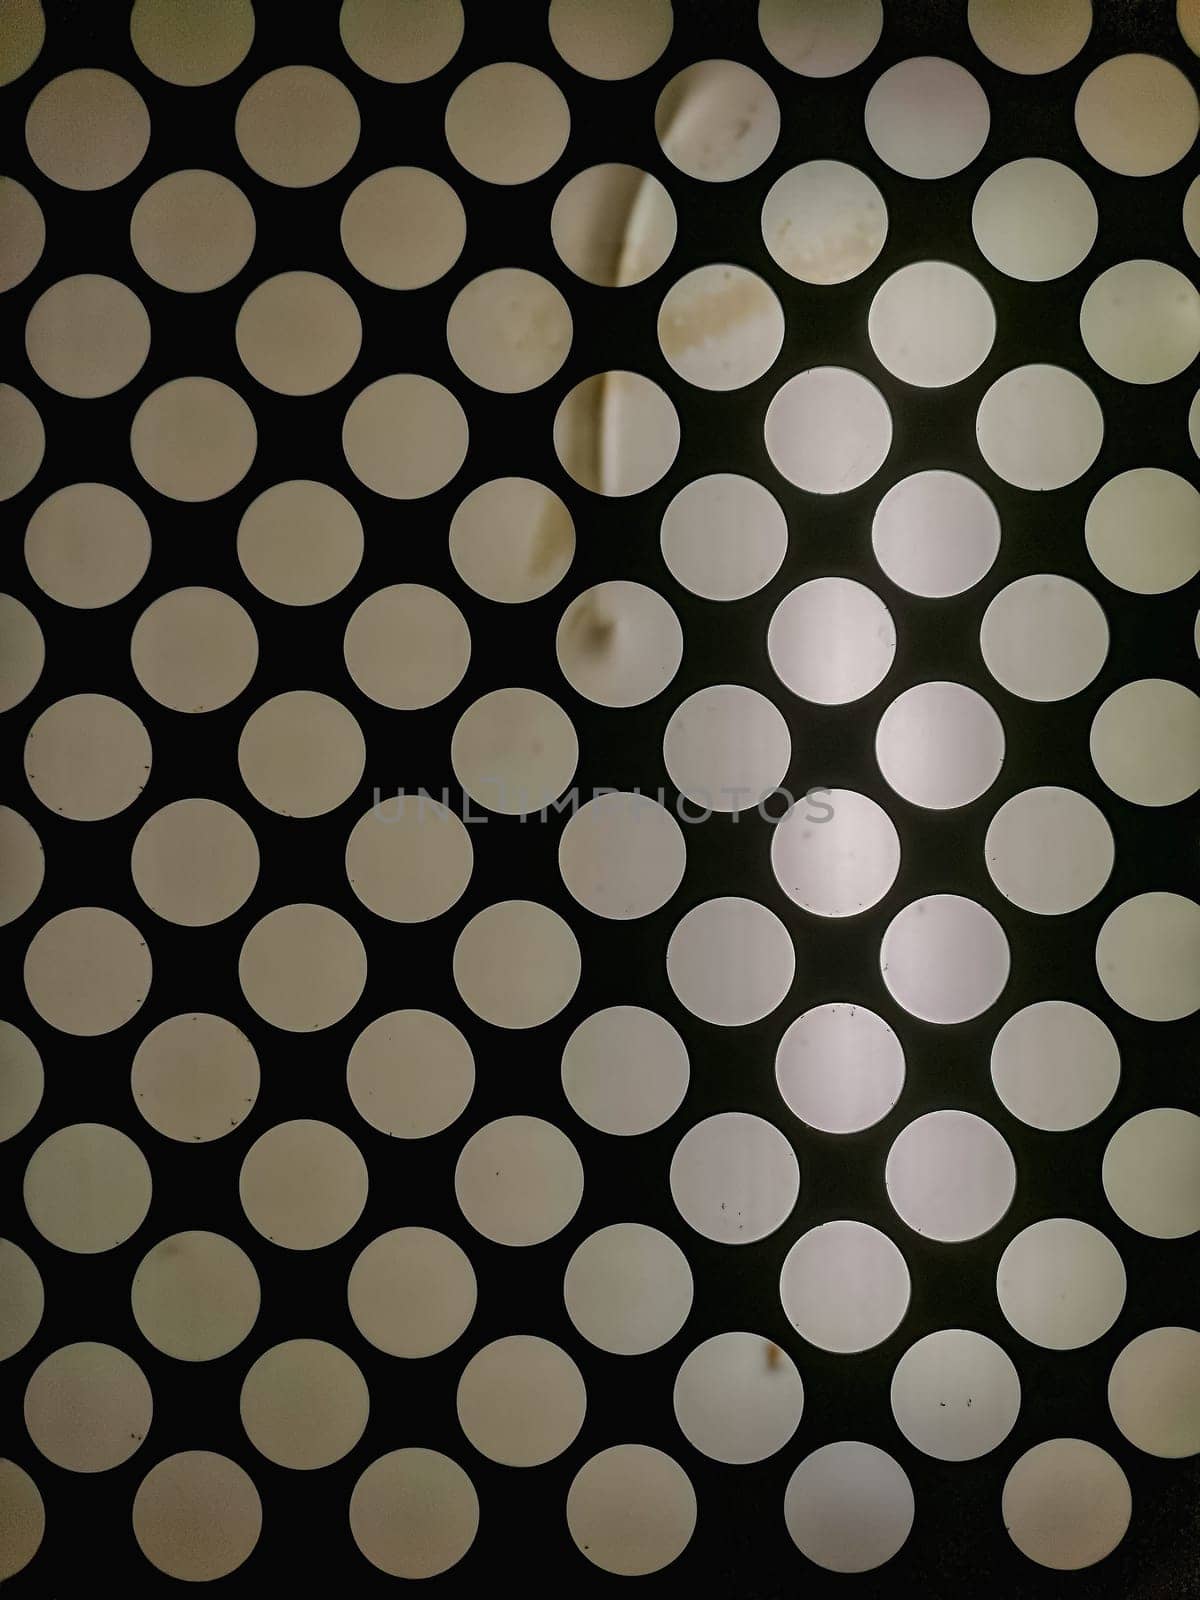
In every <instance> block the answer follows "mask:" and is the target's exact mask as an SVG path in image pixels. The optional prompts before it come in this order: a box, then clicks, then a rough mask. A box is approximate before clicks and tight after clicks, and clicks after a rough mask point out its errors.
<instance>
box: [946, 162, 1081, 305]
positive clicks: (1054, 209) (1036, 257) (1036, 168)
mask: <svg viewBox="0 0 1200 1600" xmlns="http://www.w3.org/2000/svg"><path fill="white" fill-rule="evenodd" d="M1098 227H1099V212H1098V211H1097V210H1096V202H1095V200H1094V199H1093V198H1092V191H1091V190H1090V189H1089V188H1088V186H1087V184H1086V183H1085V182H1084V181H1083V179H1082V178H1081V177H1080V176H1079V174H1078V173H1077V172H1075V171H1073V170H1072V169H1071V168H1070V167H1065V166H1063V164H1062V162H1061V161H1047V160H1046V159H1045V158H1044V157H1042V156H1025V157H1023V158H1022V159H1021V160H1020V161H1010V162H1008V163H1007V164H1006V165H1005V166H1003V167H997V169H996V171H995V172H993V173H992V174H991V175H990V177H987V178H985V179H984V181H983V182H982V183H981V184H980V186H979V190H978V192H977V194H976V196H975V203H974V205H973V206H972V207H971V231H972V233H973V234H974V235H975V243H976V244H977V245H978V246H979V248H980V250H981V251H982V252H983V254H984V255H985V256H986V257H987V259H988V260H989V261H990V262H991V264H992V266H994V267H995V268H996V269H997V271H999V272H1005V273H1007V274H1008V276H1009V277H1010V278H1020V279H1021V280H1022V281H1023V282H1025V283H1047V282H1049V281H1050V279H1051V278H1061V277H1063V276H1064V275H1065V274H1066V273H1068V272H1072V271H1074V269H1075V268H1076V267H1077V266H1078V265H1079V264H1080V262H1081V261H1083V259H1084V258H1085V257H1086V256H1087V254H1088V252H1089V250H1091V248H1092V246H1093V245H1094V244H1095V242H1096V231H1097V229H1098Z"/></svg>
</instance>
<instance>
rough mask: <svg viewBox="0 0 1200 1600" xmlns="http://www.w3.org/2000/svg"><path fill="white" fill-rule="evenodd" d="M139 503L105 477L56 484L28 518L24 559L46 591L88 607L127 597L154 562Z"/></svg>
mask: <svg viewBox="0 0 1200 1600" xmlns="http://www.w3.org/2000/svg"><path fill="white" fill-rule="evenodd" d="M150 547H151V539H150V524H149V523H148V522H147V521H146V518H145V516H144V515H143V513H142V510H141V507H140V506H138V505H137V504H136V502H135V501H133V500H131V499H130V498H129V496H128V495H127V494H125V493H123V491H122V490H120V489H114V488H113V487H112V486H111V485H110V484H107V483H73V484H70V485H69V486H68V487H67V488H65V489H56V490H55V492H54V493H53V494H52V495H50V496H49V498H48V499H46V500H43V501H42V503H41V505H40V506H39V507H38V508H37V510H36V511H35V512H34V513H33V516H32V517H30V519H29V526H28V527H27V528H26V530H25V564H26V566H27V567H28V568H29V572H30V576H31V577H32V578H33V580H34V582H35V583H36V584H37V586H38V588H39V589H41V590H42V592H43V593H44V594H48V595H49V596H50V598H51V599H52V600H57V601H58V603H59V604H60V605H64V606H74V607H75V608H77V609H78V610H81V611H90V610H93V609H95V608H97V607H99V606H110V605H113V604H114V603H115V602H116V601H117V600H123V599H124V598H125V596H126V595H127V594H128V593H129V592H130V590H131V589H135V588H136V587H137V585H138V584H139V583H140V582H141V580H142V578H143V576H144V574H145V571H146V568H147V566H148V565H149V563H150Z"/></svg>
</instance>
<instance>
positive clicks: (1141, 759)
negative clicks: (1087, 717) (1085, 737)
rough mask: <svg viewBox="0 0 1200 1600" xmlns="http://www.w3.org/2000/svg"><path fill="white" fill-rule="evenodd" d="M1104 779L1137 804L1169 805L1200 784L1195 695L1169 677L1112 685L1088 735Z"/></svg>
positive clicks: (1199, 716) (1199, 709)
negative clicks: (1111, 690)
mask: <svg viewBox="0 0 1200 1600" xmlns="http://www.w3.org/2000/svg"><path fill="white" fill-rule="evenodd" d="M1089 745H1090V749H1091V755H1092V762H1093V765H1094V766H1095V768H1096V771H1097V772H1098V773H1099V774H1100V776H1101V778H1102V779H1103V780H1104V782H1105V784H1106V785H1107V786H1108V787H1109V788H1110V789H1111V790H1112V791H1113V793H1114V794H1118V795H1120V796H1121V798H1122V800H1129V801H1132V803H1133V804H1134V805H1137V806H1173V805H1178V804H1179V802H1180V801H1182V800H1187V799H1189V798H1190V797H1191V796H1192V795H1193V794H1195V792H1196V790H1197V789H1200V695H1197V694H1196V693H1195V692H1194V691H1193V690H1191V689H1188V688H1186V687H1185V686H1184V685H1183V684H1182V683H1173V682H1172V681H1171V680H1170V679H1169V678H1140V679H1138V681H1137V682H1136V683H1126V684H1122V686H1121V687H1120V688H1119V689H1114V690H1113V692H1112V694H1110V695H1109V697H1108V699H1107V700H1105V702H1104V704H1103V705H1102V706H1101V707H1100V709H1099V711H1097V713H1096V715H1095V717H1094V719H1093V721H1092V731H1091V735H1090V738H1089Z"/></svg>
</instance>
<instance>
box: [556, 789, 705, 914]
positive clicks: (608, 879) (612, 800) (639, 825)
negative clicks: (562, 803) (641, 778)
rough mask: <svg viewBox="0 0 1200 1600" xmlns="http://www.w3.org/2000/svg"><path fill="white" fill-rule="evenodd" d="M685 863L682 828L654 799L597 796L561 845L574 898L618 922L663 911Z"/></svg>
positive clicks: (572, 823) (633, 795)
mask: <svg viewBox="0 0 1200 1600" xmlns="http://www.w3.org/2000/svg"><path fill="white" fill-rule="evenodd" d="M686 865H687V848H686V846H685V845H684V842H683V833H682V831H681V829H680V827H679V824H678V823H677V822H676V821H675V818H674V817H673V816H672V815H671V813H670V812H669V811H668V810H667V809H666V807H665V806H661V805H659V803H658V802H657V800H654V799H653V798H652V797H651V796H650V795H644V794H637V793H613V794H600V795H597V796H596V797H595V799H593V800H589V801H588V802H587V804H586V805H584V806H583V807H581V809H580V810H579V811H577V812H576V813H575V814H574V815H573V816H572V817H571V818H570V820H569V821H568V822H567V825H566V827H565V828H564V829H563V831H562V834H561V836H560V838H559V842H558V869H559V871H560V872H561V874H562V880H563V882H564V883H565V884H566V886H567V888H568V890H569V891H570V893H571V895H572V897H573V898H574V899H575V900H577V901H578V902H579V904H580V905H581V906H583V907H584V908H585V909H586V910H588V911H591V912H592V913H593V914H594V915H595V916H598V917H610V918H613V919H615V920H617V921H627V920H629V919H630V918H632V917H647V916H649V915H650V914H651V913H652V912H655V911H659V910H661V908H662V907H663V906H665V905H666V903H667V901H668V900H669V899H670V898H671V896H672V895H673V894H674V893H675V891H676V890H677V889H678V888H679V885H680V883H681V882H682V881H683V873H684V868H685V867H686Z"/></svg>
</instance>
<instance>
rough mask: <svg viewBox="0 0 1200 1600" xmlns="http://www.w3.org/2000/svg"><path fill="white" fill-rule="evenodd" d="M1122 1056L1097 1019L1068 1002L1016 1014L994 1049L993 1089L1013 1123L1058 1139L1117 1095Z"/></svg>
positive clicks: (1043, 1002) (1040, 1005)
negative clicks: (1046, 1133)
mask: <svg viewBox="0 0 1200 1600" xmlns="http://www.w3.org/2000/svg"><path fill="white" fill-rule="evenodd" d="M1120 1079H1121V1055H1120V1052H1119V1051H1118V1049H1117V1042H1116V1040H1115V1039H1114V1038H1113V1036H1112V1034H1111V1033H1110V1032H1109V1030H1108V1028H1107V1027H1106V1026H1105V1024H1104V1023H1103V1022H1101V1020H1100V1018H1099V1017H1097V1016H1095V1015H1094V1014H1093V1013H1092V1012H1091V1011H1087V1010H1085V1009H1084V1007H1083V1006H1079V1005H1075V1004H1074V1002H1073V1001H1070V1000H1039V1001H1037V1002H1035V1004H1033V1005H1031V1006H1026V1007H1025V1008H1024V1009H1023V1010H1021V1011H1018V1012H1016V1013H1015V1014H1014V1015H1013V1016H1011V1017H1009V1019H1008V1021H1007V1022H1006V1023H1005V1024H1004V1026H1003V1027H1002V1028H1001V1029H1000V1032H999V1033H998V1034H997V1035H996V1039H995V1043H994V1044H993V1045H992V1083H993V1085H994V1086H995V1090H996V1093H997V1094H998V1095H999V1097H1000V1099H1001V1101H1002V1102H1003V1104H1004V1105H1005V1106H1006V1107H1007V1108H1008V1110H1009V1111H1011V1112H1012V1114H1013V1116H1014V1117H1020V1119H1021V1121H1022V1122H1027V1123H1028V1124H1029V1126H1030V1127H1031V1128H1041V1129H1043V1130H1044V1131H1046V1132H1049V1133H1062V1132H1065V1131H1066V1130H1067V1129H1070V1128H1082V1127H1084V1126H1085V1125H1086V1124H1087V1123H1089V1122H1091V1121H1092V1120H1093V1119H1094V1118H1096V1117H1098V1116H1099V1115H1100V1113H1101V1112H1102V1111H1103V1110H1104V1108H1105V1106H1106V1105H1108V1103H1109V1101H1110V1100H1111V1099H1112V1097H1113V1095H1114V1094H1115V1093H1116V1091H1117V1084H1118V1083H1119V1082H1120Z"/></svg>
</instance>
